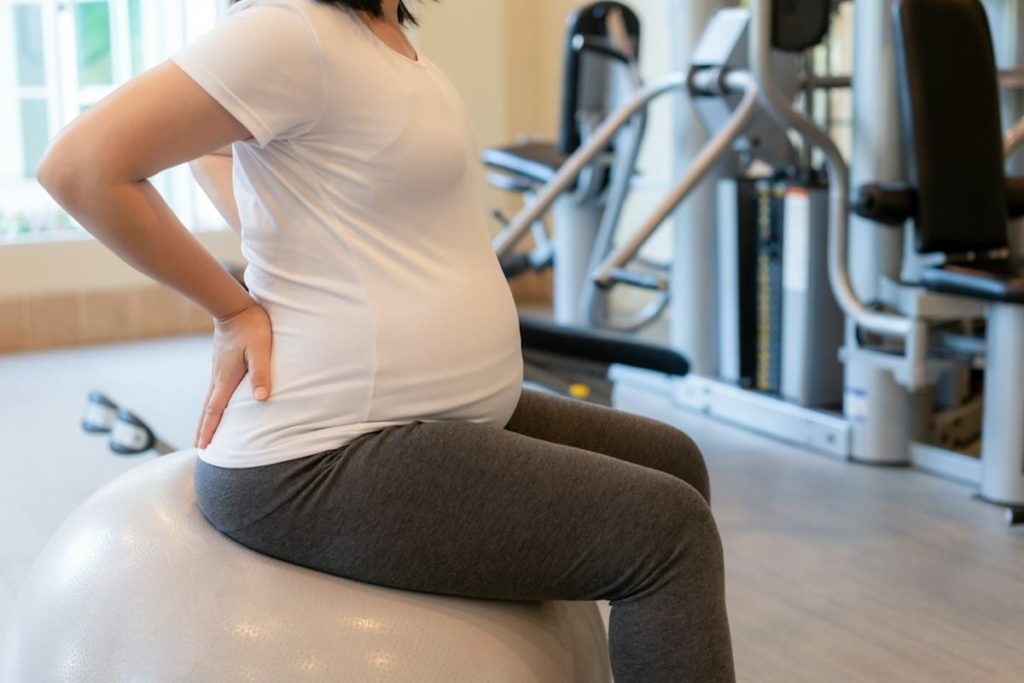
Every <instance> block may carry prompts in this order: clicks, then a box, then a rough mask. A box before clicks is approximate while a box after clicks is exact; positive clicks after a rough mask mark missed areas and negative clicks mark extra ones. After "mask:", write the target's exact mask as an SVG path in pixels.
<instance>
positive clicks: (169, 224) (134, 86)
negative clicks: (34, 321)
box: [37, 62, 253, 320]
mask: <svg viewBox="0 0 1024 683" xmlns="http://www.w3.org/2000/svg"><path fill="white" fill-rule="evenodd" d="M249 137H251V136H250V133H249V131H248V130H246V128H245V127H244V126H243V125H242V124H241V123H239V122H238V120H236V119H235V118H234V117H233V116H231V114H229V113H228V112H227V110H225V109H224V108H223V107H221V105H220V104H218V103H217V102H216V101H215V100H214V99H213V98H212V97H210V96H209V95H208V94H207V93H206V92H205V91H204V90H203V89H202V88H200V87H199V86H198V85H197V84H196V83H195V82H194V81H192V80H191V79H190V78H189V77H188V76H187V75H186V74H185V72H184V71H182V70H181V69H180V68H179V67H178V66H177V65H175V64H173V63H172V62H165V63H164V64H162V65H160V66H158V67H156V68H154V69H152V70H150V71H147V72H145V73H143V74H142V75H140V76H138V77H137V78H135V79H134V80H132V81H130V82H129V83H127V84H125V85H124V86H122V87H120V88H118V89H117V90H115V91H114V92H113V93H112V94H110V95H109V96H108V97H106V98H104V99H103V100H101V101H100V102H98V103H97V104H96V105H94V106H93V107H91V108H90V109H89V110H87V111H86V112H85V113H84V114H82V115H81V116H79V117H78V118H77V119H75V120H74V121H73V122H72V123H71V124H69V125H68V126H67V127H66V128H65V129H64V130H62V131H61V133H60V134H59V135H58V136H57V138H56V139H55V140H54V142H53V143H52V145H51V146H50V148H49V150H48V151H47V153H46V155H45V157H44V158H43V160H42V162H41V164H40V166H39V171H38V174H37V175H38V179H39V182H40V184H42V185H43V187H44V188H46V190H47V191H48V192H49V193H50V194H51V195H53V197H54V198H55V199H56V200H57V202H58V203H59V204H60V205H61V206H63V207H64V209H65V210H67V212H68V213H69V214H71V215H72V216H74V217H75V219H76V220H78V222H79V223H81V224H82V226H83V227H84V228H85V229H86V230H88V231H89V232H90V233H92V234H93V235H94V236H95V237H96V238H97V239H98V240H99V241H100V242H102V243H103V244H104V245H106V246H107V247H109V248H110V249H111V250H112V251H114V252H115V253H116V254H117V255H118V256H120V257H121V258H122V259H124V260H125V261H126V262H128V263H129V264H130V265H131V266H133V267H134V268H136V269H137V270H139V271H141V272H143V273H145V274H146V275H148V276H150V277H151V278H153V279H154V280H156V281H158V282H161V283H163V284H165V285H167V286H168V287H171V288H172V289H175V290H177V291H178V292H180V293H181V294H183V295H184V296H186V297H188V298H189V299H191V300H192V301H194V302H195V303H197V304H199V305H200V306H202V307H203V308H205V309H206V310H207V311H209V312H210V314H211V315H212V316H213V317H214V318H216V319H218V320H223V319H226V318H229V317H230V316H232V315H233V314H236V313H238V312H240V311H242V310H244V309H246V308H248V307H250V306H252V305H253V300H252V298H251V297H250V296H249V294H248V293H247V292H246V291H245V289H244V288H243V287H242V286H241V285H240V284H239V283H238V282H236V281H235V279H234V278H233V277H231V275H229V274H228V273H227V271H225V270H224V268H223V267H221V266H220V264H218V263H217V261H216V260H215V259H214V258H213V256H212V255H211V254H210V253H209V252H207V251H206V249H204V248H203V246H202V245H201V244H200V243H199V241H198V240H196V238H195V237H194V236H193V235H192V234H191V233H190V232H189V231H188V230H187V229H186V228H185V226H184V225H182V224H181V221H179V220H178V218H177V217H176V216H175V215H174V213H173V212H172V211H171V210H170V208H169V207H168V206H167V204H166V203H165V202H164V200H163V198H161V196H160V194H159V193H158V192H157V191H156V190H155V189H154V188H153V186H152V185H151V184H150V183H149V181H148V180H147V179H148V178H150V177H152V176H153V175H155V174H157V173H159V172H160V171H163V170H165V169H168V168H171V167H173V166H177V165H179V164H183V163H185V162H188V161H190V160H193V159H197V158H199V157H201V156H203V155H206V154H209V153H210V152H213V151H214V150H219V149H222V148H223V147H225V146H226V145H230V144H231V143H233V142H235V141H237V140H242V139H246V138H249ZM236 213H237V212H236Z"/></svg>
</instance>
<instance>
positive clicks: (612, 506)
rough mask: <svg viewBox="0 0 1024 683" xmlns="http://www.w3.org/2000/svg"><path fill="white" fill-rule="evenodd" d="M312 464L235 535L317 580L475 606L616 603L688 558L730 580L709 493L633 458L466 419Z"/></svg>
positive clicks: (416, 429)
mask: <svg viewBox="0 0 1024 683" xmlns="http://www.w3.org/2000/svg"><path fill="white" fill-rule="evenodd" d="M313 457H314V458H317V459H318V460H316V461H312V460H309V459H304V460H307V461H308V462H306V463H296V467H297V468H299V470H298V471H301V476H300V477H297V478H296V477H293V478H292V481H291V485H290V486H289V488H288V490H289V495H288V497H287V498H284V499H283V500H282V502H280V504H278V505H276V507H274V508H273V511H272V512H271V513H270V514H267V515H266V516H264V517H263V518H262V519H259V520H258V521H256V522H254V523H252V524H250V525H249V526H246V527H244V528H241V529H234V530H226V531H225V533H227V534H228V535H229V536H231V537H232V538H235V539H236V540H237V541H239V542H241V543H243V544H244V545H247V546H249V547H252V548H253V549H255V550H258V551H260V552H263V553H266V554H269V555H272V556H275V557H279V558H281V559H284V560H286V561H289V562H293V563H296V564H301V565H305V566H307V567H311V568H313V569H318V570H320V571H326V572H329V573H332V574H336V575H339V576H345V577H349V578H352V579H356V580H360V581H364V582H367V583H373V584H378V585H385V586H392V587H395V588H402V589H406V590H418V591H424V592H431V593H442V594H451V595H462V596H467V597H481V598H494V599H512V600H547V599H566V600H569V599H586V600H597V599H609V600H619V599H623V598H628V597H629V596H630V595H633V594H636V593H638V592H640V591H643V590H644V589H645V588H650V586H651V584H652V582H655V581H657V580H658V579H659V576H660V574H659V572H660V570H661V569H662V568H663V567H664V566H665V564H666V562H668V561H669V559H670V558H672V557H674V556H676V555H677V554H678V553H681V552H683V551H684V549H685V550H686V551H688V552H695V553H698V554H699V555H700V556H702V557H704V558H705V559H706V562H707V563H708V569H709V570H711V571H720V567H721V546H720V542H719V540H718V535H717V530H716V528H715V524H714V521H713V519H712V517H711V513H710V510H709V508H708V506H707V504H706V502H705V500H704V499H703V497H702V496H701V495H700V493H698V492H697V491H696V490H695V489H694V488H692V487H691V486H689V485H688V484H686V483H684V482H683V481H681V480H680V479H678V478H677V477H675V476H672V475H669V474H667V473H665V472H662V471H659V470H656V469H650V468H647V467H643V466H640V465H637V464H635V463H632V462H627V461H626V460H622V459H616V458H612V457H609V456H606V455H602V454H599V453H594V452H590V451H587V450H584V449H581V448H576V447H573V446H568V445H564V444H559V443H553V442H549V441H544V440H541V439H537V438H534V437H530V436H526V435H524V434H519V433H516V432H514V431H509V430H504V429H496V428H494V427H491V426H486V425H478V424H473V423H469V422H462V421H448V422H431V423H414V424H411V425H404V426H401V427H394V428H389V429H385V430H383V431H382V432H378V433H376V434H372V435H368V436H365V437H361V438H360V439H358V440H357V441H355V442H353V443H351V444H349V445H347V446H345V447H343V448H341V449H338V450H337V451H331V452H328V453H326V454H321V455H317V456H313ZM278 474H280V472H278ZM201 502H202V501H201ZM207 503H208V504H207V505H204V510H207V509H209V508H212V507H215V506H216V501H207ZM213 516H214V517H216V514H215V513H214V515H213ZM211 521H213V522H214V523H215V524H216V523H217V522H216V519H212V520H211ZM714 567H718V568H719V570H714V569H713V568H714Z"/></svg>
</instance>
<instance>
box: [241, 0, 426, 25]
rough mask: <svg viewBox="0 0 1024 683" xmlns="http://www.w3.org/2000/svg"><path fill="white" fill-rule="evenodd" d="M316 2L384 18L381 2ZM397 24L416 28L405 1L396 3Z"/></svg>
mask: <svg viewBox="0 0 1024 683" xmlns="http://www.w3.org/2000/svg"><path fill="white" fill-rule="evenodd" d="M317 1H318V2H325V3H327V4H328V5H339V6H341V5H344V6H346V7H351V8H352V9H357V10H361V11H363V12H367V13H369V14H370V16H373V17H376V18H378V19H380V18H381V17H383V16H384V10H383V9H382V7H381V0H317ZM236 2H238V0H231V4H232V5H233V4H235V3H236ZM398 23H399V24H401V25H402V26H405V25H406V24H412V25H413V26H418V25H419V23H418V22H417V21H416V17H414V16H413V14H412V12H410V11H409V7H408V6H407V5H406V4H405V0H399V2H398Z"/></svg>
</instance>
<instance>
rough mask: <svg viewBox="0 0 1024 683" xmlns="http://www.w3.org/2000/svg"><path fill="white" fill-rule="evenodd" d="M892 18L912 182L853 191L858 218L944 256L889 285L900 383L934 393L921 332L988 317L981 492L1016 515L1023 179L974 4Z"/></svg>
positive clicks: (904, 2)
mask: <svg viewBox="0 0 1024 683" xmlns="http://www.w3.org/2000/svg"><path fill="white" fill-rule="evenodd" d="M894 20H895V24H896V37H897V65H898V73H899V77H900V86H901V94H902V99H903V103H904V111H903V133H904V138H905V142H906V151H907V154H906V158H907V162H908V166H909V169H908V170H909V178H910V182H908V183H900V184H894V183H882V184H869V185H865V186H861V187H860V188H858V193H857V199H856V202H855V207H854V208H855V210H856V211H857V213H858V214H859V215H861V216H862V217H865V218H868V219H870V220H873V221H876V222H879V223H884V224H892V225H900V226H901V225H902V224H903V223H904V222H905V221H907V220H908V219H909V220H912V221H913V226H914V237H915V245H914V246H915V247H916V251H917V252H919V253H922V254H929V255H937V256H939V257H940V258H941V263H940V264H939V265H935V266H929V265H924V266H923V267H921V268H920V269H919V272H918V273H917V275H918V277H917V278H916V279H915V280H914V281H913V282H910V283H906V284H904V283H899V284H894V285H893V290H894V293H895V294H896V295H897V296H899V297H901V298H902V301H901V302H899V303H900V304H903V305H901V306H900V307H899V308H900V311H901V313H903V314H904V315H906V318H905V319H906V320H907V321H908V323H909V324H911V325H913V328H912V334H908V335H906V347H907V351H906V353H905V356H906V361H905V364H900V365H897V366H896V368H895V370H896V375H897V379H898V381H901V382H903V383H905V384H907V385H908V386H909V387H911V388H917V387H923V386H929V385H933V384H935V383H937V376H936V375H937V372H938V370H937V369H936V365H937V363H936V362H933V361H932V360H931V358H930V357H929V355H928V353H929V351H930V350H931V349H932V347H933V346H934V344H933V343H932V342H931V341H930V339H929V334H930V332H931V330H930V329H929V325H930V324H932V323H934V322H944V321H948V320H956V319H957V318H965V317H980V314H982V313H984V315H985V318H986V321H987V325H986V331H985V344H986V348H985V351H984V357H985V369H986V371H985V375H984V410H983V416H982V421H983V423H982V428H981V436H982V448H981V463H980V466H981V476H980V493H981V496H982V497H983V498H984V499H986V500H989V501H991V502H995V503H999V504H1003V505H1007V506H1010V507H1024V391H1022V387H1024V354H1022V349H1024V264H1022V263H1021V262H1020V261H1019V260H1017V259H1016V258H1014V256H1013V255H1012V254H1011V252H1010V251H1009V247H1010V241H1009V224H1008V221H1009V219H1010V218H1015V217H1018V216H1022V215H1024V180H1021V179H1007V177H1006V175H1005V172H1004V170H1003V165H1004V145H1003V134H1002V128H1001V123H1000V111H999V86H998V74H997V70H996V66H995V59H994V55H993V46H992V39H991V34H990V32H989V27H988V19H987V17H986V16H985V11H984V8H983V7H982V5H981V3H980V2H978V0H899V2H898V3H897V4H896V6H895V11H894ZM950 41H954V42H955V44H956V49H955V50H951V49H949V45H950V44H952V43H951V42H950ZM951 130H967V131H970V135H950V134H949V132H950V131H951ZM950 295H952V296H950ZM926 304H927V305H926ZM983 309H984V310H983ZM938 341H939V344H940V345H941V342H942V339H941V338H940V339H939V340H938Z"/></svg>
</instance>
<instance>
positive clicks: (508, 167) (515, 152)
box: [483, 142, 568, 184]
mask: <svg viewBox="0 0 1024 683" xmlns="http://www.w3.org/2000/svg"><path fill="white" fill-rule="evenodd" d="M567 158H568V157H567V156H566V155H564V154H562V153H561V152H559V151H558V150H556V149H555V144H554V143H553V142H524V143H522V144H520V145H513V146H512V147H492V148H490V149H486V150H484V153H483V162H484V163H485V164H487V165H488V166H490V167H491V168H496V169H499V170H501V171H505V172H507V173H514V174H516V175H521V176H525V177H526V178H529V179H530V180H533V181H536V182H538V183H541V184H544V183H547V182H549V181H550V180H551V179H552V178H554V177H555V174H556V173H558V169H559V168H561V167H562V164H564V163H565V160H566V159H567Z"/></svg>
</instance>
